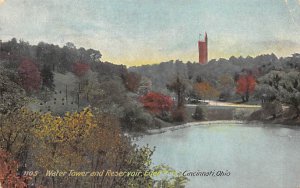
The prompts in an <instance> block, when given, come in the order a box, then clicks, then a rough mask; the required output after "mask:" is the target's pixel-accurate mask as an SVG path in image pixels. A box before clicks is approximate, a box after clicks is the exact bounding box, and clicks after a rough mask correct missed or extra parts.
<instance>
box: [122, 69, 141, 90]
mask: <svg viewBox="0 0 300 188" xmlns="http://www.w3.org/2000/svg"><path fill="white" fill-rule="evenodd" d="M122 78H123V82H124V84H125V87H126V88H127V89H128V90H129V91H131V92H136V91H137V89H138V87H139V84H140V82H141V76H140V75H139V74H137V73H134V72H129V73H126V74H125V75H123V76H122Z"/></svg>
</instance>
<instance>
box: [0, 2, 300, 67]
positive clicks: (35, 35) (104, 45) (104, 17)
mask: <svg viewBox="0 0 300 188" xmlns="http://www.w3.org/2000/svg"><path fill="white" fill-rule="evenodd" d="M204 32H207V34H208V48H209V54H208V56H209V59H219V58H229V57H231V56H248V55H250V56H256V55H260V54H266V53H275V54H276V55H277V56H279V57H281V56H289V55H291V54H293V53H295V52H300V0H63V1H62V0H47V1H41V0H0V39H2V40H3V41H7V40H10V39H11V38H13V37H15V38H17V39H23V40H25V41H29V42H30V43H31V44H37V43H38V42H40V41H43V42H48V43H53V44H58V45H60V46H63V45H64V44H65V43H67V42H73V43H74V44H75V45H76V46H77V47H85V48H94V49H97V50H100V52H101V53H102V60H103V61H110V62H112V63H115V64H125V65H127V66H133V65H142V64H154V63H160V62H163V61H168V60H172V59H173V60H176V59H180V60H182V61H192V62H194V61H198V49H197V41H198V39H199V33H202V36H203V34H204Z"/></svg>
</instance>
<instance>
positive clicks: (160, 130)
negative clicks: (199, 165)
mask: <svg viewBox="0 0 300 188" xmlns="http://www.w3.org/2000/svg"><path fill="white" fill-rule="evenodd" d="M228 123H233V124H236V125H248V126H249V127H268V128H289V129H300V126H297V125H296V124H285V123H284V122H282V123H274V122H273V123H272V122H267V121H247V120H215V121H197V122H187V123H184V124H181V125H173V126H170V127H163V128H158V129H150V130H147V131H146V132H144V133H134V134H131V135H154V134H162V133H165V132H170V131H176V130H180V129H185V128H188V127H192V126H209V125H211V124H213V125H221V124H228Z"/></svg>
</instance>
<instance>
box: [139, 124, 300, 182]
mask: <svg viewBox="0 0 300 188" xmlns="http://www.w3.org/2000/svg"><path fill="white" fill-rule="evenodd" d="M137 144H138V145H140V146H142V145H146V144H149V145H150V146H151V147H154V146H155V147H156V149H155V152H154V154H153V157H152V159H153V164H154V165H158V164H166V165H169V166H171V167H172V168H174V169H175V170H176V171H177V172H184V171H188V172H209V171H214V172H218V171H224V172H226V171H227V172H230V175H229V176H192V177H191V176H189V177H188V178H189V180H190V181H189V182H188V184H187V187H190V188H206V187H207V188H219V187H222V188H253V187H255V188H299V187H300V129H295V128H283V127H278V126H276V127H275V126H272V125H270V126H266V127H265V126H262V125H254V124H236V123H233V122H230V121H229V122H228V121H224V122H223V123H220V122H219V123H217V124H214V123H213V122H212V123H211V125H198V126H197V125H195V126H191V127H187V128H184V129H179V130H174V131H167V132H165V133H161V134H154V135H146V136H143V137H142V138H141V139H139V140H138V141H137Z"/></svg>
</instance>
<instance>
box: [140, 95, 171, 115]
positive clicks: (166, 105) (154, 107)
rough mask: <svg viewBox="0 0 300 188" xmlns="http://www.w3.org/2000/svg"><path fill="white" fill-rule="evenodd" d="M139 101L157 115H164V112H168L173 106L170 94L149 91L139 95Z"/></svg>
mask: <svg viewBox="0 0 300 188" xmlns="http://www.w3.org/2000/svg"><path fill="white" fill-rule="evenodd" d="M140 101H141V103H142V104H143V105H144V108H146V109H147V110H148V111H150V112H151V113H153V114H156V115H159V116H164V114H165V113H166V112H169V111H170V110H171V109H172V106H173V100H172V98H171V97H170V96H166V95H163V94H161V93H156V92H149V93H148V94H146V95H144V96H142V97H140Z"/></svg>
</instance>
